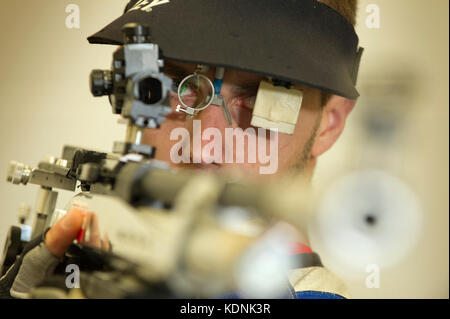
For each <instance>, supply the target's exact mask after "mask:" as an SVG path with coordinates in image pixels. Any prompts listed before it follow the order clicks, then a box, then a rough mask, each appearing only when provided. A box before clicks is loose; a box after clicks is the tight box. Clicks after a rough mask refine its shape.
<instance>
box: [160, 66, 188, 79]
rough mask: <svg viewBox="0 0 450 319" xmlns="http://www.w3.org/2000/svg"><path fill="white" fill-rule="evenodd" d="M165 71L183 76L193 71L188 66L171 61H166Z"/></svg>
mask: <svg viewBox="0 0 450 319" xmlns="http://www.w3.org/2000/svg"><path fill="white" fill-rule="evenodd" d="M163 72H164V73H166V74H169V75H172V76H182V77H185V76H187V75H189V74H190V73H192V72H190V71H189V70H188V69H187V68H185V67H183V66H180V65H176V64H174V63H171V62H166V63H164V67H163Z"/></svg>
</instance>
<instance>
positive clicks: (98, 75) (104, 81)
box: [89, 70, 113, 96]
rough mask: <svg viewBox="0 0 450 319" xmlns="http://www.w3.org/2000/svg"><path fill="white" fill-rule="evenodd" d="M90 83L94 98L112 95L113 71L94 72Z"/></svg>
mask: <svg viewBox="0 0 450 319" xmlns="http://www.w3.org/2000/svg"><path fill="white" fill-rule="evenodd" d="M89 82H90V86H91V93H92V95H93V96H103V95H110V94H112V92H113V84H112V73H111V71H104V70H93V71H92V72H91V75H90V81H89Z"/></svg>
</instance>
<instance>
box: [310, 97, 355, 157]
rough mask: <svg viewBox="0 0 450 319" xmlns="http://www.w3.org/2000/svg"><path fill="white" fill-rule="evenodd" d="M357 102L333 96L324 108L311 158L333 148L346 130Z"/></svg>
mask: <svg viewBox="0 0 450 319" xmlns="http://www.w3.org/2000/svg"><path fill="white" fill-rule="evenodd" d="M355 103H356V100H349V99H346V98H344V97H341V96H337V95H332V96H331V98H330V99H329V100H328V102H327V104H326V105H325V106H324V109H323V111H322V118H321V120H320V125H319V128H318V130H317V135H316V140H315V142H314V146H313V148H312V150H311V157H314V158H317V157H319V156H320V155H322V154H323V153H325V152H326V151H327V150H329V149H330V148H331V146H333V144H334V143H335V142H336V141H337V139H338V137H339V136H340V135H341V133H342V131H343V130H344V126H345V121H346V119H347V116H348V115H349V114H350V112H351V110H352V109H353V107H354V106H355Z"/></svg>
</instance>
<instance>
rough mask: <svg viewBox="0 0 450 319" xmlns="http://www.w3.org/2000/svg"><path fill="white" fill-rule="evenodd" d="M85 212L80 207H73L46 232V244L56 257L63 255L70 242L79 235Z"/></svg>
mask: <svg viewBox="0 0 450 319" xmlns="http://www.w3.org/2000/svg"><path fill="white" fill-rule="evenodd" d="M84 216H85V213H84V212H83V211H81V210H79V209H76V208H75V209H72V210H71V211H70V212H68V213H67V214H66V215H65V216H64V217H63V218H61V219H60V220H59V221H58V222H57V223H56V224H55V225H54V226H53V227H52V228H51V229H50V230H49V231H48V232H47V234H46V236H45V244H46V246H47V248H48V250H50V252H51V253H52V254H53V255H54V256H56V257H62V256H63V255H64V253H65V252H66V251H67V249H68V248H69V246H70V244H71V243H72V242H73V240H74V239H75V238H76V237H77V235H78V233H79V231H80V229H81V225H82V224H83V218H84Z"/></svg>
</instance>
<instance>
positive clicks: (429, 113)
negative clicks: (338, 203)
mask: <svg viewBox="0 0 450 319" xmlns="http://www.w3.org/2000/svg"><path fill="white" fill-rule="evenodd" d="M70 3H74V4H77V5H79V7H80V10H81V28H80V29H67V28H66V27H65V19H66V15H67V14H66V13H65V8H66V6H67V5H68V4H70ZM370 3H373V4H377V5H378V6H379V8H380V10H381V11H380V14H381V20H380V22H381V28H379V29H368V28H367V27H366V26H365V23H364V21H365V18H366V17H367V15H368V13H366V12H365V9H366V6H367V5H368V4H370ZM124 5H125V1H119V0H116V1H110V0H95V1H88V0H74V1H59V0H58V1H57V0H40V1H27V2H26V4H25V2H19V1H14V2H13V1H9V2H7V3H4V4H2V7H1V10H0V37H1V40H2V45H1V49H0V57H1V58H0V70H1V74H2V75H3V77H2V79H1V85H0V103H1V104H0V105H1V106H0V146H1V148H0V150H1V151H0V198H1V199H2V200H1V203H2V209H1V214H0V245H3V243H4V238H5V236H6V232H7V230H8V228H9V226H10V225H12V224H14V223H15V222H16V211H17V207H18V205H19V203H21V202H25V203H29V204H33V203H34V198H35V194H36V192H37V187H36V186H27V187H23V186H15V185H11V184H7V183H6V182H5V180H6V168H7V165H8V162H9V160H11V159H14V160H17V161H20V162H24V163H27V164H29V165H36V164H37V163H38V162H39V161H40V160H42V159H43V158H44V157H45V156H46V155H59V154H60V153H61V150H62V146H63V145H65V144H74V145H80V146H84V147H87V148H95V149H99V150H105V151H109V150H110V149H111V147H112V143H113V141H115V140H120V139H122V137H123V134H124V128H123V127H121V126H119V125H117V124H116V119H115V118H114V117H113V116H112V114H111V111H110V109H109V104H108V102H107V100H106V98H103V99H94V98H93V97H91V95H90V93H89V87H88V75H89V73H90V71H91V70H92V69H94V68H109V65H110V61H111V53H112V51H113V47H110V46H93V45H89V44H88V42H87V40H86V37H87V36H89V35H91V34H93V33H94V32H96V31H98V30H99V29H100V28H102V27H103V26H104V25H106V24H107V23H108V22H110V21H112V20H113V19H114V18H116V17H118V16H119V15H120V14H121V12H122V10H123V8H124ZM358 16H359V18H358V21H359V23H358V27H357V31H358V34H359V36H360V39H361V45H362V46H364V47H365V48H366V51H365V53H364V57H363V63H362V65H361V69H360V78H359V82H358V87H359V89H360V91H361V94H362V97H361V99H360V101H359V103H358V106H357V107H356V109H355V110H354V112H353V113H352V115H351V117H350V119H349V121H348V125H347V129H346V131H345V132H344V134H343V135H342V136H341V138H340V140H339V141H338V143H337V145H336V146H335V147H334V148H333V149H332V150H331V151H329V152H328V153H327V154H325V155H324V156H323V157H322V158H321V159H320V162H319V165H318V168H317V171H316V176H315V183H317V184H318V185H324V184H326V183H328V182H329V181H331V180H333V179H334V178H336V177H338V176H341V175H342V174H343V173H344V172H347V171H349V170H352V169H354V168H361V167H368V164H367V163H366V162H362V161H361V156H360V155H361V154H362V153H361V152H362V151H363V150H364V143H365V142H364V139H361V138H360V137H361V118H362V117H363V116H364V114H366V113H365V112H367V108H368V107H369V102H368V101H367V98H366V100H364V94H365V92H368V89H369V88H370V87H371V85H373V83H380V82H383V80H385V79H386V80H387V81H388V80H392V76H393V74H397V73H399V74H412V75H411V76H410V77H409V76H408V77H407V79H406V80H405V81H408V83H410V84H411V83H414V84H411V85H412V86H413V87H414V90H413V93H414V94H409V95H410V96H411V99H409V100H408V99H406V100H405V101H407V102H405V105H402V106H401V107H402V112H404V113H405V117H404V118H403V117H402V121H403V123H402V129H401V131H400V135H401V139H400V141H401V143H398V144H396V145H393V146H392V147H391V148H386V149H384V151H386V152H388V151H389V152H391V154H394V155H390V158H394V159H395V160H394V162H395V163H397V164H395V165H391V166H390V168H392V169H393V170H394V171H395V173H396V174H397V175H398V176H400V177H402V178H403V179H404V180H405V181H406V182H408V184H409V185H410V186H411V188H412V189H413V190H414V191H415V192H416V194H417V196H418V198H420V201H421V203H422V205H423V207H424V212H425V221H424V224H423V234H421V238H420V239H419V244H418V245H417V247H416V249H415V250H414V252H412V253H411V254H410V255H408V258H407V259H406V260H405V261H404V262H402V263H401V264H399V265H397V266H395V267H392V268H390V269H386V270H383V272H382V274H381V276H382V277H381V284H380V288H378V289H368V288H366V287H365V286H364V282H361V281H356V282H353V281H351V280H350V279H349V285H350V288H351V290H352V293H353V296H354V297H369V298H380V297H381V298H383V297H385V298H422V297H423V298H444V297H445V298H448V282H449V280H448V270H449V267H448V248H449V247H448V243H449V238H448V235H449V231H448V185H449V183H448V163H449V159H448V154H449V151H448V145H449V143H448V125H449V121H448V1H446V0H430V1H420V0H414V1H412V0H408V1H407V0H395V1H387V0H373V1H366V0H364V1H361V2H360V9H359V14H358ZM395 70H398V72H397V71H395ZM394 71H395V72H397V73H395V72H394ZM408 72H409V73H408ZM410 80H411V81H410ZM382 109H383V110H385V108H382ZM384 151H383V152H380V153H379V154H378V155H379V161H380V162H382V161H383V159H384V158H385V157H386V153H384ZM364 165H365V166H364ZM69 198H70V193H65V192H61V193H60V203H61V205H62V204H63V203H64V202H65V201H67V200H68V199H69ZM323 260H324V263H325V264H327V263H330V262H331V261H330V260H327V257H326V256H323ZM330 267H332V264H330ZM336 271H338V270H336ZM340 275H341V276H342V277H344V278H345V277H346V274H345V273H343V274H340Z"/></svg>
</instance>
